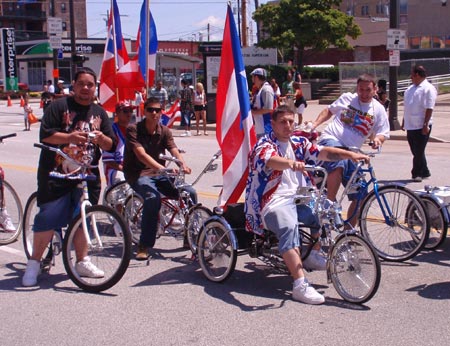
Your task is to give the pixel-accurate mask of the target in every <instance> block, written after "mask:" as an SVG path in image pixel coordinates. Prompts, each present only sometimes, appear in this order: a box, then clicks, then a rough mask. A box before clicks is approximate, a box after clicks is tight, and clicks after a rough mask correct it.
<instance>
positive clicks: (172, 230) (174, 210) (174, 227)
mask: <svg viewBox="0 0 450 346" xmlns="http://www.w3.org/2000/svg"><path fill="white" fill-rule="evenodd" d="M184 221H185V220H184V216H183V212H182V210H181V209H180V208H179V206H178V201H177V200H174V199H170V198H162V199H161V209H160V210H159V220H158V235H159V236H161V235H163V234H165V233H169V234H171V235H174V236H183V235H184V234H183V231H184V224H185V223H184Z"/></svg>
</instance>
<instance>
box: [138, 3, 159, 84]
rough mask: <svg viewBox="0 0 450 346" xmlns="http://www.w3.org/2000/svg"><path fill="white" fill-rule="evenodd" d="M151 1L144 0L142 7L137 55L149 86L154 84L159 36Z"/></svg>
mask: <svg viewBox="0 0 450 346" xmlns="http://www.w3.org/2000/svg"><path fill="white" fill-rule="evenodd" d="M149 3H150V0H144V2H143V3H142V7H141V20H140V24H139V31H138V39H137V41H138V42H139V46H138V53H137V55H138V64H139V69H140V71H141V74H142V78H143V79H144V81H146V82H147V86H152V85H153V83H154V79H155V69H156V52H157V50H158V36H157V33H156V24H155V21H154V20H153V16H152V13H151V11H150V8H149ZM143 28H144V29H143ZM145 28H147V29H145Z"/></svg>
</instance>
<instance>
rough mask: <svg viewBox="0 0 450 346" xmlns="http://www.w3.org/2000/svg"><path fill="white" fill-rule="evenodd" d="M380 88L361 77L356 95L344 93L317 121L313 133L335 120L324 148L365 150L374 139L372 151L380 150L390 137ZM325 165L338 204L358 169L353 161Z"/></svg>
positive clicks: (330, 194) (351, 208)
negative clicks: (341, 190) (341, 189)
mask: <svg viewBox="0 0 450 346" xmlns="http://www.w3.org/2000/svg"><path fill="white" fill-rule="evenodd" d="M376 85H377V84H376V81H375V78H374V77H373V76H372V75H370V74H363V75H361V76H360V77H359V78H358V80H357V83H356V93H344V94H342V95H341V96H340V97H339V98H338V99H337V100H336V101H335V102H333V103H332V104H331V105H330V106H328V108H326V109H324V110H323V111H322V112H321V113H320V114H319V116H318V117H317V119H316V120H315V121H314V122H313V125H312V129H313V130H314V129H315V128H317V127H318V126H319V125H320V124H322V123H324V122H326V121H328V120H329V119H331V118H332V117H333V118H332V119H331V122H330V123H329V124H328V125H327V127H326V128H325V130H324V131H323V132H322V134H321V136H320V138H319V144H320V145H326V146H333V147H338V146H344V147H358V148H361V146H362V145H363V143H364V141H365V140H366V139H367V138H369V137H372V136H373V140H372V148H373V149H376V148H378V147H380V146H381V145H382V144H383V142H384V141H385V140H386V139H388V138H389V119H388V116H387V114H386V110H385V108H384V107H383V105H382V104H381V103H380V102H378V101H377V100H375V99H374V98H373V97H374V96H375V94H376V91H377V87H376ZM324 166H325V167H326V168H327V170H328V180H327V191H328V198H329V199H330V200H332V201H335V200H336V195H337V193H338V191H339V187H340V185H341V183H342V184H344V185H346V184H347V183H348V180H349V178H350V176H351V175H352V173H353V171H354V170H355V167H356V166H355V165H354V164H353V163H352V162H351V161H349V160H342V161H337V162H327V163H325V164H324ZM349 199H350V200H352V203H350V206H349V209H348V214H347V215H348V216H349V217H350V216H352V215H353V217H352V219H351V224H352V225H353V226H354V225H355V224H356V220H357V217H356V216H357V215H356V214H357V213H356V212H355V208H356V201H355V200H354V196H349Z"/></svg>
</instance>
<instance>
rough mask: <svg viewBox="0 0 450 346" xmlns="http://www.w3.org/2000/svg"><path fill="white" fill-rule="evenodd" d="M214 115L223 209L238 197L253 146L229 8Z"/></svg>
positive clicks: (244, 81)
mask: <svg viewBox="0 0 450 346" xmlns="http://www.w3.org/2000/svg"><path fill="white" fill-rule="evenodd" d="M216 113H217V130H216V137H217V141H218V143H219V146H220V148H221V150H222V175H223V188H222V192H221V194H220V197H219V202H218V203H219V205H222V206H223V205H226V204H228V203H235V202H237V201H238V200H239V198H240V196H241V195H242V192H243V191H244V189H245V183H246V180H247V175H248V169H247V168H248V154H249V152H250V150H251V149H252V148H253V146H254V145H255V143H256V134H255V130H254V127H253V119H252V115H251V109H250V100H249V94H248V84H247V77H246V74H245V68H244V61H243V59H242V53H241V46H240V40H239V36H238V33H237V29H236V23H235V21H234V18H233V12H232V11H231V7H230V5H228V9H227V18H226V21H225V29H224V33H223V42H222V55H221V60H220V70H219V78H218V85H217V98H216Z"/></svg>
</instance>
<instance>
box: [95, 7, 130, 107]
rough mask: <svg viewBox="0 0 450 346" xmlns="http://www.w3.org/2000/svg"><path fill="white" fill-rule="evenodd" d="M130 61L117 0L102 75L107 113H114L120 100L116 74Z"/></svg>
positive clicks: (112, 14) (112, 10)
mask: <svg viewBox="0 0 450 346" xmlns="http://www.w3.org/2000/svg"><path fill="white" fill-rule="evenodd" d="M128 61H129V58H128V52H127V50H126V47H125V41H124V39H123V36H122V28H121V24H120V14H119V8H118V6H117V2H116V0H113V3H112V6H111V12H110V14H109V18H108V33H107V38H106V45H105V52H104V54H103V64H102V69H101V73H100V103H101V105H102V106H103V108H104V109H105V110H107V111H110V112H114V111H115V105H116V103H117V101H118V100H120V97H119V95H118V91H117V88H116V85H117V83H116V72H117V69H118V68H121V67H123V66H124V65H125V64H127V63H128Z"/></svg>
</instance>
